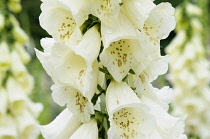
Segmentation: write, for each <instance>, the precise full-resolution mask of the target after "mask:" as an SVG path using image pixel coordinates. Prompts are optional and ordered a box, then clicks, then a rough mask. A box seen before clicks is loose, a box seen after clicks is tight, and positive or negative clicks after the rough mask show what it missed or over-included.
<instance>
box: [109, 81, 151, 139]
mask: <svg viewBox="0 0 210 139" xmlns="http://www.w3.org/2000/svg"><path fill="white" fill-rule="evenodd" d="M106 103H107V111H108V114H109V116H110V117H109V121H110V129H109V131H108V137H109V138H110V139H115V138H133V139H137V138H148V137H149V136H150V134H151V132H152V131H153V130H154V127H155V120H154V117H153V116H152V115H151V114H150V113H149V112H148V108H147V106H146V105H144V104H142V103H141V101H140V100H139V98H138V97H137V96H136V95H135V93H134V92H133V90H132V89H131V88H130V87H129V86H128V85H127V84H126V83H124V82H121V83H117V82H115V81H113V82H111V83H110V85H109V87H108V88H107V93H106Z"/></svg>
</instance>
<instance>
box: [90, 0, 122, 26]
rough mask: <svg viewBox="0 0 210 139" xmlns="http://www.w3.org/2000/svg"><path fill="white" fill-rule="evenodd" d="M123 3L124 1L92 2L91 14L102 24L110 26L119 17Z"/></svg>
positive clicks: (93, 0)
mask: <svg viewBox="0 0 210 139" xmlns="http://www.w3.org/2000/svg"><path fill="white" fill-rule="evenodd" d="M121 2H122V0H108V1H104V0H91V13H92V14H93V15H95V16H96V17H98V18H99V19H100V20H101V21H102V23H106V24H109V23H110V22H113V20H116V18H117V17H118V14H119V12H120V3H121Z"/></svg>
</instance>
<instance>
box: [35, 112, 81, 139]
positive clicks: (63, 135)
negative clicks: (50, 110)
mask: <svg viewBox="0 0 210 139" xmlns="http://www.w3.org/2000/svg"><path fill="white" fill-rule="evenodd" d="M80 124H81V123H80V122H79V121H77V119H76V118H75V117H74V116H73V114H72V113H71V112H70V111H69V110H68V109H65V110H63V111H62V112H61V113H60V114H59V115H58V116H57V117H56V118H55V119H54V121H52V122H51V123H50V124H48V125H43V126H40V127H39V128H40V130H41V133H42V135H43V137H44V138H45V139H69V138H70V136H71V135H72V134H73V133H74V132H75V131H76V130H77V129H78V128H79V126H80Z"/></svg>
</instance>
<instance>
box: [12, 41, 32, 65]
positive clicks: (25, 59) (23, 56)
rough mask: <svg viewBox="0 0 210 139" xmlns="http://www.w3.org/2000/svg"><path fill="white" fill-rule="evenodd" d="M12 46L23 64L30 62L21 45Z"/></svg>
mask: <svg viewBox="0 0 210 139" xmlns="http://www.w3.org/2000/svg"><path fill="white" fill-rule="evenodd" d="M14 46H15V50H16V51H17V53H18V54H19V56H20V59H21V61H22V62H23V64H27V63H28V62H29V61H30V60H31V57H30V55H29V54H28V53H27V51H26V50H25V49H24V47H23V46H22V45H21V44H19V43H15V44H14Z"/></svg>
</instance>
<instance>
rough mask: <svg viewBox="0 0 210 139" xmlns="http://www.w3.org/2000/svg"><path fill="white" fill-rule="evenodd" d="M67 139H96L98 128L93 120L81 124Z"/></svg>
mask: <svg viewBox="0 0 210 139" xmlns="http://www.w3.org/2000/svg"><path fill="white" fill-rule="evenodd" d="M69 139H98V126H97V121H96V120H95V119H91V120H90V121H89V122H88V123H84V124H82V125H81V126H80V127H79V128H78V129H77V130H76V131H75V132H74V133H73V135H72V136H71V137H70V138H69Z"/></svg>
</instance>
